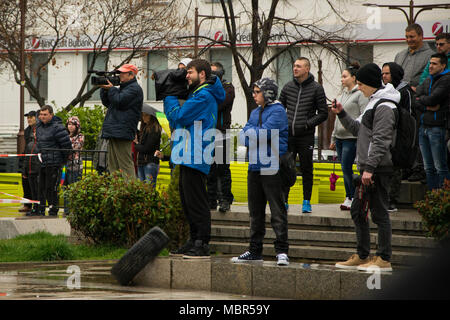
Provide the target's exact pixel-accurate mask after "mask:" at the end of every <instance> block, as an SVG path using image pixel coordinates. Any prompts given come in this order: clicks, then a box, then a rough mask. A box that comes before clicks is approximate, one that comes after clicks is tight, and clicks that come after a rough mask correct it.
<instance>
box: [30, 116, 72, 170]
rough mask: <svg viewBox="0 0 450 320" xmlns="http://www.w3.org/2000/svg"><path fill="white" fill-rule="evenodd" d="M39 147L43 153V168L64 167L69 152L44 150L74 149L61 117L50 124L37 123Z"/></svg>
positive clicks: (53, 119) (55, 118)
mask: <svg viewBox="0 0 450 320" xmlns="http://www.w3.org/2000/svg"><path fill="white" fill-rule="evenodd" d="M36 139H37V147H38V148H39V150H40V151H41V157H42V164H41V166H43V167H47V166H55V165H61V166H62V165H63V164H64V163H66V161H67V157H68V156H69V153H68V152H63V151H49V152H46V151H45V150H44V149H72V142H70V138H69V132H68V131H67V130H66V128H65V127H64V126H63V124H62V121H61V119H60V118H59V117H57V116H53V118H52V119H51V120H50V121H49V122H48V123H43V122H42V121H37V124H36Z"/></svg>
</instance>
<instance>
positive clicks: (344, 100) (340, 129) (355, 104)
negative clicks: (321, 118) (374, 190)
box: [330, 63, 368, 210]
mask: <svg viewBox="0 0 450 320" xmlns="http://www.w3.org/2000/svg"><path fill="white" fill-rule="evenodd" d="M358 70H359V64H358V63H353V64H351V65H350V66H349V67H347V68H346V69H344V71H342V76H341V83H342V86H343V87H344V92H343V93H342V95H341V97H340V98H339V100H338V102H340V103H341V104H342V107H343V108H344V110H345V111H346V112H347V113H348V114H349V115H350V116H351V117H352V118H354V119H356V118H358V117H359V116H360V115H361V114H362V113H363V112H364V109H365V108H366V105H367V102H368V99H367V98H366V97H364V95H363V93H362V92H361V91H359V90H358V85H357V84H356V72H357V71H358ZM330 149H331V150H336V152H337V156H338V159H339V162H340V163H341V168H342V173H343V174H344V186H345V201H344V203H343V204H341V210H350V207H351V206H352V200H353V195H354V194H355V187H354V186H353V183H352V175H353V163H354V162H355V158H356V136H355V135H353V134H352V133H351V132H350V131H348V130H347V129H345V128H344V126H343V125H342V124H341V122H340V121H339V119H338V118H336V121H335V122H334V130H333V133H332V134H331V144H330Z"/></svg>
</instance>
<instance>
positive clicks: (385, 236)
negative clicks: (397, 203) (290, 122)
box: [332, 63, 400, 271]
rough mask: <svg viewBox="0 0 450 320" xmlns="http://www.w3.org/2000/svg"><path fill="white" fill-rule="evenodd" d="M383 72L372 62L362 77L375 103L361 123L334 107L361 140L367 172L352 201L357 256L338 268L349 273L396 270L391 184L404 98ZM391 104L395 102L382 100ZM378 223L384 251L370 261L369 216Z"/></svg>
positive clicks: (360, 161)
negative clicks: (384, 79)
mask: <svg viewBox="0 0 450 320" xmlns="http://www.w3.org/2000/svg"><path fill="white" fill-rule="evenodd" d="M381 79H382V78H381V70H380V68H379V67H378V66H377V65H376V64H374V63H369V64H367V65H365V66H364V67H362V68H361V69H360V70H359V71H358V73H357V74H356V80H357V83H358V87H359V90H361V92H362V93H363V94H364V96H366V97H368V98H369V103H368V104H367V107H366V109H365V110H364V113H363V114H362V115H361V116H359V117H358V118H357V119H356V120H354V119H352V118H351V117H350V116H349V115H348V114H347V113H346V112H345V110H343V107H342V105H341V104H340V103H337V105H334V104H333V108H332V111H333V112H334V113H336V114H337V115H338V117H339V120H340V121H341V123H342V125H343V126H344V127H345V128H346V129H347V130H349V131H350V132H352V133H353V134H354V135H355V136H357V137H358V138H357V146H356V150H357V166H358V170H359V171H360V172H361V174H362V176H361V183H360V184H359V185H357V187H356V191H355V198H354V200H353V202H352V207H351V211H350V212H351V215H352V219H353V222H354V223H355V227H356V240H357V253H356V254H354V255H352V256H351V257H350V259H348V260H347V261H345V262H338V263H336V267H338V268H344V269H358V270H368V269H369V268H374V267H375V268H379V270H380V271H391V270H392V267H391V263H390V262H389V261H390V258H391V255H392V249H391V238H392V229H391V221H390V218H389V214H388V210H387V209H388V206H389V194H388V192H389V182H390V175H391V174H392V172H393V163H392V159H391V158H392V155H391V152H390V147H391V146H392V145H393V144H394V142H395V136H396V129H395V127H396V119H397V118H398V110H397V106H396V104H398V103H399V102H400V93H399V92H398V91H397V90H395V89H394V87H393V86H392V84H390V83H388V84H387V85H386V86H385V87H383V85H382V82H381ZM381 99H387V100H390V101H392V102H390V101H382V102H380V103H379V101H380V100H381ZM369 210H370V212H371V217H372V221H373V222H374V223H375V224H376V225H377V226H378V247H377V253H376V256H375V257H373V258H369V253H370V233H369V221H368V216H367V215H368V211H369Z"/></svg>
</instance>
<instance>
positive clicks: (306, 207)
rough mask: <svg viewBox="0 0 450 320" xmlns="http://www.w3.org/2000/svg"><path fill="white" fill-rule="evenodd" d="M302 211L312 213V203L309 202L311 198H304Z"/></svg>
mask: <svg viewBox="0 0 450 320" xmlns="http://www.w3.org/2000/svg"><path fill="white" fill-rule="evenodd" d="M302 212H303V213H311V212H312V208H311V204H310V203H309V200H303V206H302Z"/></svg>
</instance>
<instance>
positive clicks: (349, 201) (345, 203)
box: [341, 198, 353, 210]
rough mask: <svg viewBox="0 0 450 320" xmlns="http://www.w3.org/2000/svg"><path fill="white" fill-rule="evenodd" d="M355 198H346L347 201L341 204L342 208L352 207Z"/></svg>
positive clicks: (348, 208)
mask: <svg viewBox="0 0 450 320" xmlns="http://www.w3.org/2000/svg"><path fill="white" fill-rule="evenodd" d="M352 202H353V200H352V199H350V198H345V201H344V203H343V204H341V210H350V208H351V207H352Z"/></svg>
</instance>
